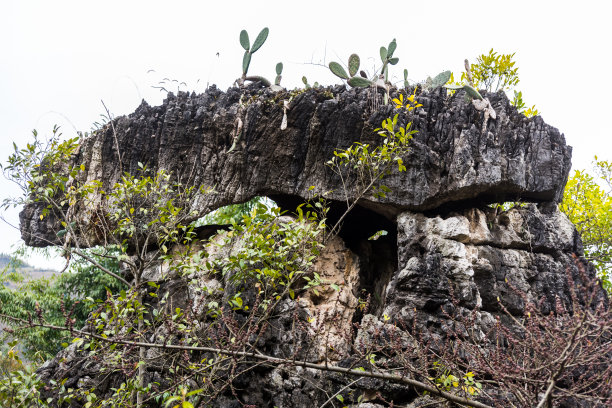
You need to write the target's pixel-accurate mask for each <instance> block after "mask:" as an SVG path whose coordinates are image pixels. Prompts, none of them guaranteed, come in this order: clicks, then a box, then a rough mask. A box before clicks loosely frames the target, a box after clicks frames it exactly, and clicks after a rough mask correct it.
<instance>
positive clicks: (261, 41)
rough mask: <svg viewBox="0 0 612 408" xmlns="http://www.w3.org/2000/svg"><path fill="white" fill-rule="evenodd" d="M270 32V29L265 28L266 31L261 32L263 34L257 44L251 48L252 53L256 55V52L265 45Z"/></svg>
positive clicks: (256, 41)
mask: <svg viewBox="0 0 612 408" xmlns="http://www.w3.org/2000/svg"><path fill="white" fill-rule="evenodd" d="M269 32H270V30H268V27H264V29H263V30H261V32H260V33H259V35H258V36H257V38H256V39H255V42H254V43H253V48H251V53H254V52H255V51H257V50H258V49H259V48H260V47H261V46H262V45H263V43H265V42H266V39H267V38H268V33H269Z"/></svg>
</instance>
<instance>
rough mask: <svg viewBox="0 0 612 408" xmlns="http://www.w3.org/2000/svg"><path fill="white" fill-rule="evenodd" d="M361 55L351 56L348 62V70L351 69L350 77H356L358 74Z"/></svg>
mask: <svg viewBox="0 0 612 408" xmlns="http://www.w3.org/2000/svg"><path fill="white" fill-rule="evenodd" d="M359 64H360V61H359V55H357V54H351V56H350V57H349V61H348V68H349V75H350V76H352V77H353V76H355V74H356V73H357V70H358V69H359Z"/></svg>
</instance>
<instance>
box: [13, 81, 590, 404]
mask: <svg viewBox="0 0 612 408" xmlns="http://www.w3.org/2000/svg"><path fill="white" fill-rule="evenodd" d="M240 97H241V92H240V91H239V90H238V89H230V90H228V92H227V93H223V92H220V91H218V90H217V89H215V88H212V89H210V90H209V91H208V92H207V93H205V94H202V95H188V94H180V95H179V96H178V97H175V96H172V95H170V96H169V98H168V99H167V100H166V101H165V102H164V104H163V105H162V106H158V107H150V106H148V105H146V104H145V103H143V105H141V106H140V107H139V108H138V109H137V111H136V112H135V113H134V114H132V115H130V116H129V117H122V118H118V119H117V120H116V121H115V122H114V126H115V129H116V131H117V134H116V137H117V144H118V145H119V154H120V156H121V161H120V162H119V159H118V157H119V154H118V152H117V150H116V149H115V135H114V134H113V132H112V129H111V128H110V127H107V128H104V129H103V130H102V131H100V132H98V133H96V134H95V135H93V136H92V137H90V138H88V139H86V140H84V141H83V145H82V147H81V148H80V150H79V152H78V154H77V155H75V157H74V162H75V163H79V164H81V163H82V164H85V167H86V172H87V175H86V178H87V179H88V180H93V179H98V180H103V182H104V184H105V186H104V188H105V189H108V188H110V187H111V186H112V185H113V183H114V182H116V181H117V180H118V178H119V176H120V171H121V170H123V171H128V172H131V173H135V172H136V171H137V169H138V163H139V162H140V163H143V164H145V165H146V166H147V167H149V168H150V169H152V170H157V169H165V170H167V171H169V172H171V173H172V174H176V175H178V178H179V179H181V180H182V181H183V182H185V183H187V184H189V185H196V186H217V193H216V194H206V195H200V196H198V197H197V198H196V199H195V200H194V201H193V202H192V206H193V209H195V210H197V212H198V215H202V214H205V213H207V212H209V211H210V210H212V209H215V208H217V207H220V206H222V205H226V204H230V203H238V202H243V201H245V200H248V199H250V198H252V197H253V196H256V195H265V196H269V197H272V198H274V199H276V200H277V201H278V203H279V204H280V205H281V206H286V207H288V206H290V205H293V204H295V203H297V202H299V201H302V200H304V199H306V198H308V197H310V194H311V192H310V191H309V187H310V186H311V185H314V186H315V188H316V191H317V192H323V191H332V192H331V193H330V196H329V197H330V199H331V200H332V201H343V200H344V196H343V195H344V191H343V189H342V188H341V182H340V180H339V179H338V178H337V177H336V176H335V175H334V173H333V172H332V171H331V170H330V169H329V168H328V167H327V166H326V165H325V162H326V161H327V160H329V159H330V158H331V157H332V156H333V151H334V150H335V149H343V148H347V147H348V146H350V145H351V144H352V143H353V142H356V141H360V142H362V143H372V144H376V143H378V141H379V140H378V136H377V135H376V134H375V133H374V132H373V129H374V128H376V127H377V126H379V125H380V123H381V121H382V120H383V119H385V118H387V117H389V116H390V115H393V114H395V112H394V110H393V108H392V107H390V106H383V107H381V108H380V109H378V110H376V111H372V110H371V108H370V105H371V101H370V96H369V90H354V89H353V90H349V91H346V90H344V89H341V88H340V87H337V88H334V89H333V90H332V92H330V91H329V90H327V91H321V90H310V91H306V92H302V93H299V94H297V95H295V97H294V99H293V100H292V102H291V109H290V110H289V112H288V128H287V129H286V130H285V131H281V130H280V124H281V120H282V115H283V111H282V107H281V106H282V100H283V99H288V98H289V95H287V94H283V93H280V94H273V93H270V92H269V91H260V90H257V89H255V88H251V89H248V90H247V91H246V97H243V99H242V101H243V102H244V101H248V102H246V105H245V106H242V107H241V105H240V102H239V101H240ZM488 98H489V99H490V101H491V103H492V105H493V107H494V109H495V110H496V112H497V119H496V120H489V123H488V126H487V129H488V131H487V133H486V134H482V133H481V130H480V129H481V125H482V119H483V118H482V115H481V114H480V113H479V112H477V111H476V110H475V109H474V108H473V107H472V105H471V104H469V103H467V102H466V101H465V100H464V98H463V95H462V94H461V93H458V94H456V95H455V96H453V97H447V96H446V95H445V93H444V92H443V91H438V92H434V93H430V94H423V95H421V96H419V102H420V103H422V104H423V107H422V108H419V109H417V110H416V111H415V114H414V115H412V116H410V117H406V116H405V115H406V114H405V112H404V113H402V112H400V118H401V120H408V119H409V120H410V121H412V123H413V128H415V129H417V130H418V134H416V135H415V138H414V140H413V142H412V150H411V152H410V153H409V155H408V157H406V158H404V162H405V164H406V166H407V171H406V172H404V173H401V174H396V173H394V174H392V175H390V176H388V177H387V178H386V179H385V181H384V183H385V184H386V185H387V186H389V187H390V189H391V190H392V192H391V193H390V194H389V195H388V197H387V198H385V199H379V198H374V197H367V199H365V200H362V201H361V202H360V204H361V208H357V209H356V211H355V213H356V214H358V215H357V218H352V219H349V218H347V220H346V222H345V224H346V225H345V228H344V230H343V231H341V233H340V234H339V236H338V237H336V238H334V239H333V240H332V241H330V242H329V243H328V245H327V247H326V248H325V249H324V250H323V252H322V254H321V255H320V256H319V258H318V262H317V264H316V266H315V268H314V269H315V271H317V272H318V273H319V274H320V275H321V276H322V277H323V278H325V279H326V280H327V281H328V282H330V283H333V284H335V285H337V286H338V289H337V290H331V289H329V288H328V289H322V290H321V291H320V293H319V294H317V295H316V296H315V295H313V294H312V293H301V296H299V297H297V298H295V299H289V298H287V299H284V300H282V302H280V303H279V305H278V314H277V317H275V320H273V321H272V322H271V324H270V326H271V328H272V329H271V330H269V331H268V332H266V335H265V336H263V337H262V338H261V339H260V341H261V347H259V348H258V349H259V350H261V351H262V352H264V353H266V354H268V355H271V356H274V357H288V356H294V357H295V355H296V353H297V355H298V358H299V359H300V360H304V361H309V362H313V363H317V362H322V361H324V360H325V359H326V358H327V359H329V361H331V362H333V363H334V364H337V365H339V366H345V367H347V366H350V365H351V364H352V360H351V358H352V356H351V354H352V353H353V352H355V351H359V350H361V349H363V347H364V344H367V343H368V342H371V341H373V339H377V338H380V336H387V338H392V337H393V336H395V337H394V338H395V341H396V342H397V343H395V344H396V346H397V349H402V348H405V347H407V345H408V344H410V342H411V341H413V340H411V338H410V336H408V335H407V332H402V329H400V328H402V327H412V325H413V323H415V322H416V328H417V329H418V330H419V331H420V332H422V333H429V334H431V335H432V336H441V335H443V334H444V332H445V330H446V328H447V327H448V325H449V324H450V322H449V317H448V314H447V313H461V312H463V311H473V310H478V316H477V319H476V327H475V328H474V329H475V330H476V331H480V333H482V336H484V333H486V332H487V330H488V329H489V328H490V327H491V326H492V325H493V324H494V323H495V321H496V319H497V318H498V317H501V316H502V313H501V311H500V307H499V303H498V301H497V299H498V298H499V299H500V300H501V302H502V303H503V304H504V305H505V307H506V308H507V309H508V310H509V311H510V312H511V313H513V314H517V315H520V314H521V312H522V311H523V310H524V307H525V304H524V301H525V299H524V298H523V297H521V296H518V295H517V294H516V292H515V290H514V289H513V288H515V289H518V290H520V291H522V292H524V293H525V294H526V298H527V299H534V300H540V299H544V300H545V301H544V302H543V303H542V305H543V306H544V307H550V305H552V304H553V302H554V301H555V298H556V297H558V298H559V299H560V300H561V302H569V299H568V297H569V294H568V288H567V271H569V272H570V274H575V273H576V271H577V269H578V268H579V267H580V266H579V265H581V266H585V267H586V269H587V271H588V273H589V274H591V275H593V269H592V268H590V267H589V266H588V265H586V263H585V262H584V260H582V259H580V257H581V256H582V255H583V251H582V246H581V241H580V238H579V236H578V235H577V233H576V230H575V228H574V227H573V226H572V225H571V223H570V222H569V221H568V220H567V218H566V217H565V216H564V215H563V214H561V213H560V212H559V211H558V210H557V208H556V203H557V202H558V201H559V200H560V198H561V196H562V191H563V188H564V185H565V181H566V180H567V175H568V172H569V169H570V156H571V148H570V147H568V146H566V144H565V141H564V138H563V136H562V135H561V134H560V133H559V132H558V131H557V130H556V129H555V128H553V127H551V126H549V125H546V124H545V123H544V122H543V121H542V119H541V118H539V117H536V118H534V119H527V118H525V117H524V116H523V115H521V114H519V113H517V112H516V110H515V109H514V108H513V107H512V106H511V105H510V104H509V102H508V100H507V98H506V96H505V95H504V94H502V93H499V94H492V95H488ZM238 117H240V119H241V120H242V122H243V133H242V136H241V138H240V140H239V141H238V143H236V147H235V149H234V150H233V151H231V152H230V148H231V146H232V144H233V142H234V140H233V136H232V135H233V132H234V126H235V124H236V123H237V118H238ZM119 163H121V165H119ZM518 199H522V200H525V201H533V202H538V203H539V204H538V205H535V204H529V205H527V206H525V207H520V208H518V207H517V208H513V209H510V210H508V211H501V210H495V209H492V208H489V207H487V206H486V205H484V204H487V203H491V202H504V201H516V200H518ZM39 210H40V209H38V208H37V207H36V206H34V205H32V206H28V207H26V208H25V210H24V211H23V212H22V214H21V228H22V235H23V237H24V239H25V240H26V242H27V243H28V244H29V245H34V246H37V245H39V246H44V245H47V244H48V243H49V242H56V237H55V230H56V229H57V226H56V225H55V223H54V220H52V219H50V217H48V218H45V219H44V220H42V221H41V220H40V219H39V215H40V213H39ZM381 229H385V230H386V231H387V232H388V235H386V236H381V237H380V238H379V239H378V240H376V241H373V240H368V239H367V238H368V237H369V236H370V235H371V232H372V231H376V230H381ZM364 230H367V231H365V232H364ZM216 239H220V238H219V236H217V238H212V240H211V243H209V244H204V245H213V246H214V240H216ZM238 249H239V248H226V249H224V251H226V252H218V251H216V250H215V249H213V247H210V248H208V249H207V252H208V254H209V256H210V257H211V258H216V259H223V257H224V256H228V254H230V253H231V251H235V250H238ZM575 256H576V257H577V258H575ZM202 262H206V259H203V260H202ZM144 276H145V280H148V281H153V282H158V283H160V285H161V292H162V293H163V292H167V293H169V297H170V299H171V303H172V304H173V305H174V306H180V307H187V306H189V307H192V308H193V309H194V310H196V311H199V312H198V313H200V314H201V316H200V315H199V318H201V321H202V324H206V313H205V308H206V306H205V305H207V304H208V303H209V302H211V301H216V302H218V303H220V304H226V303H227V301H228V296H231V294H232V293H235V291H236V288H235V286H233V284H232V283H231V282H230V281H229V280H228V279H227V276H198V277H193V276H190V277H189V279H185V278H182V277H180V276H178V275H176V274H174V275H173V274H172V273H170V269H168V267H167V265H164V264H163V263H160V264H158V265H156V266H155V267H152V268H150V269H149V270H147V271H146V272H145V274H144ZM194 282H196V283H194ZM202 287H206V288H209V289H212V290H210V291H202V290H201V288H202ZM243 289H244V293H243V297H244V298H245V299H246V298H249V296H251V297H254V296H255V295H254V294H253V293H254V289H253V288H251V291H252V292H253V293H252V292H250V291H249V289H248V288H243ZM368 295H369V296H368ZM198 299H199V300H198ZM366 299H369V302H370V303H369V305H368V307H369V309H367V310H366V308H365V307H364V303H365V300H366ZM189 302H191V303H189ZM455 305H458V307H459V309H460V310H456V309H455ZM547 305H548V306H547ZM295 316H300V318H303V319H305V321H307V322H308V323H309V324H310V325H311V326H310V327H309V328H308V330H305V331H301V332H296V331H295V330H294V327H295V321H296V319H295V318H294V317H295ZM307 333H310V334H312V333H325V336H324V338H323V337H321V336H320V337H317V336H318V335H317V336H315V337H314V338H308V336H307V335H306V334H307ZM160 335H164V333H162V332H156V333H154V334H152V337H151V341H154V340H156V336H160ZM303 344H308V345H309V346H308V347H307V348H306V349H304V350H301V349H300V347H299V345H303ZM330 346H331V347H330ZM83 357H84V353H83V352H78V351H77V350H76V346H70V347H69V348H68V349H66V350H65V351H63V352H62V353H60V354H59V355H58V356H57V357H56V358H55V359H54V360H53V361H50V362H48V363H47V364H45V366H44V367H42V368H41V369H40V370H39V373H40V374H41V375H42V377H43V379H44V380H45V381H48V380H50V379H55V380H61V379H63V378H69V381H68V382H67V386H78V387H80V388H82V389H86V388H87V387H91V386H95V387H96V389H97V390H98V392H101V393H106V394H108V393H110V392H111V388H112V387H116V386H117V385H118V384H119V382H120V380H121V379H122V378H123V377H122V374H116V375H114V376H104V378H103V379H102V380H103V381H101V378H100V377H99V374H96V373H97V372H98V371H99V368H100V366H99V365H98V363H96V362H95V361H92V360H90V359H87V358H83ZM294 357H293V358H294ZM147 358H149V359H150V360H151V361H155V360H156V359H163V355H162V354H156V352H154V351H151V352H150V353H149V355H148V356H147ZM151 366H153V367H154V364H153V365H151ZM147 375H148V377H147V381H162V380H161V376H160V374H159V372H158V371H155V369H150V370H149V371H148V373H147ZM351 381H352V379H347V378H346V377H342V376H340V375H335V374H330V373H322V372H320V371H316V370H311V369H304V368H300V367H291V369H287V367H283V366H282V365H281V366H262V367H260V368H258V369H257V370H254V371H252V372H249V373H248V374H245V375H244V376H241V377H240V378H239V379H238V380H237V382H236V384H234V385H235V389H233V390H232V391H231V392H230V391H227V392H225V393H222V394H220V395H219V396H218V399H217V400H216V405H215V406H218V407H228V408H229V407H234V406H239V405H240V404H237V403H236V397H238V398H239V399H240V400H241V401H242V403H243V404H252V405H254V406H258V407H274V406H276V407H279V408H284V407H312V406H322V404H324V403H325V402H326V401H328V399H330V397H331V398H332V399H333V396H334V393H335V392H337V391H339V390H342V389H344V388H343V387H346V386H347V385H348V384H349V383H350V382H351ZM355 388H358V389H359V391H360V395H361V396H362V400H361V401H362V403H361V404H358V405H354V406H359V407H361V408H368V407H371V408H374V407H379V406H386V405H381V404H382V402H381V400H380V398H378V397H377V393H380V395H381V396H384V398H386V399H387V400H393V401H394V403H395V404H396V405H397V404H399V405H401V406H412V407H417V406H421V405H422V404H423V406H426V405H430V406H431V405H432V401H433V398H432V397H423V396H419V395H418V394H417V393H416V392H415V391H414V389H411V388H409V387H406V386H401V385H396V384H393V383H389V382H386V381H381V380H377V379H363V380H360V382H359V384H358V386H355ZM353 397H354V398H353V401H356V397H357V396H356V395H354V396H353Z"/></svg>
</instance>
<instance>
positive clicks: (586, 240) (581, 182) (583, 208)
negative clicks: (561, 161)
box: [559, 156, 612, 293]
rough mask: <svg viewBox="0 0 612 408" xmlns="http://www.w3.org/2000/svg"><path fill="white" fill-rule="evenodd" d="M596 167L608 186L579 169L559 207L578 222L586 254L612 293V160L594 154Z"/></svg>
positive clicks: (601, 178) (574, 222)
mask: <svg viewBox="0 0 612 408" xmlns="http://www.w3.org/2000/svg"><path fill="white" fill-rule="evenodd" d="M594 170H595V174H597V175H598V176H599V178H600V180H601V181H602V182H603V183H602V184H603V185H605V186H607V188H608V190H605V189H604V188H603V187H602V185H600V183H599V182H598V181H597V180H596V179H595V178H594V177H593V176H591V175H590V174H588V173H587V172H585V171H583V170H576V171H574V173H573V175H572V176H571V177H570V178H569V180H568V182H567V185H566V186H565V190H564V192H563V201H562V203H561V204H560V205H559V209H560V210H561V211H563V212H564V213H565V215H567V216H568V218H569V219H570V221H572V223H573V224H574V225H575V226H576V229H577V230H578V232H579V233H580V236H581V237H582V243H583V245H584V253H585V256H586V257H587V259H588V260H589V261H591V262H592V263H593V264H594V265H595V266H596V268H597V271H598V273H599V276H600V278H601V280H602V282H603V285H604V287H605V288H606V290H607V291H608V293H612V282H611V278H610V268H611V267H612V196H610V192H611V190H612V163H610V162H609V161H605V160H598V158H597V156H595V162H594Z"/></svg>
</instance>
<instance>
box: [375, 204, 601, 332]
mask: <svg viewBox="0 0 612 408" xmlns="http://www.w3.org/2000/svg"><path fill="white" fill-rule="evenodd" d="M582 254H583V250H582V243H581V241H580V237H579V235H578V233H577V232H576V229H575V228H574V226H573V224H572V223H571V222H570V221H569V219H568V218H567V217H566V216H565V215H564V214H563V213H561V212H559V210H558V209H557V208H556V206H551V205H541V206H536V205H534V204H530V205H528V206H526V207H523V208H521V207H515V208H513V209H510V210H509V211H506V212H501V213H499V214H498V211H496V210H494V209H491V208H487V207H484V208H483V209H477V208H471V209H467V210H462V211H459V212H454V213H450V214H448V215H446V216H444V217H441V216H426V215H424V214H422V213H414V212H405V213H402V214H401V215H400V216H399V217H398V262H399V270H398V272H397V273H396V274H395V275H394V276H393V278H392V279H391V281H390V283H389V285H388V287H387V293H386V297H387V302H386V306H385V313H386V314H387V315H389V316H393V317H394V318H396V319H399V320H400V321H404V322H411V321H413V319H414V318H415V313H416V321H417V322H418V325H419V326H420V327H422V328H425V329H427V328H428V327H432V326H438V325H440V324H442V326H443V323H444V321H445V320H447V319H446V317H445V316H444V315H443V313H442V310H443V309H444V310H450V309H449V308H452V300H451V292H452V296H454V298H455V299H456V300H458V301H459V305H460V307H463V308H466V309H469V310H473V309H474V308H475V307H478V308H479V309H480V310H481V311H482V312H481V324H482V327H481V330H482V331H483V332H486V331H487V329H488V328H490V325H491V324H493V323H494V322H495V319H494V315H496V314H501V313H500V312H501V309H500V307H499V304H498V302H497V299H498V298H499V299H500V300H501V301H502V303H503V304H504V306H505V307H506V308H507V309H508V310H509V311H510V312H511V313H512V314H515V315H521V314H522V312H523V311H524V306H525V304H524V300H523V298H521V297H520V296H518V295H517V294H516V293H515V291H514V290H512V288H511V287H510V285H512V286H513V287H514V288H516V289H519V290H521V291H523V292H524V293H525V294H526V295H527V299H528V300H533V301H536V302H537V301H539V300H540V299H542V298H545V300H546V302H545V303H544V307H545V308H546V307H551V305H553V304H554V299H555V296H559V297H560V298H561V300H562V301H563V302H569V297H568V296H569V292H568V288H567V272H566V271H567V270H568V269H569V270H570V271H571V272H572V274H573V275H575V274H577V271H578V269H577V268H578V266H577V265H578V264H582V265H585V266H586V263H585V262H584V261H583V260H575V259H574V255H576V256H580V255H582ZM590 272H591V274H592V273H593V271H592V268H591V270H590Z"/></svg>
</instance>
